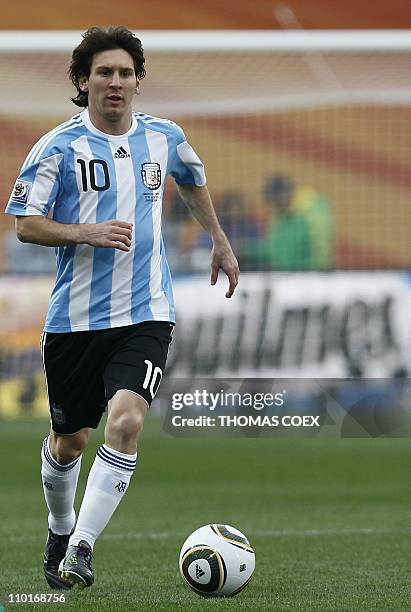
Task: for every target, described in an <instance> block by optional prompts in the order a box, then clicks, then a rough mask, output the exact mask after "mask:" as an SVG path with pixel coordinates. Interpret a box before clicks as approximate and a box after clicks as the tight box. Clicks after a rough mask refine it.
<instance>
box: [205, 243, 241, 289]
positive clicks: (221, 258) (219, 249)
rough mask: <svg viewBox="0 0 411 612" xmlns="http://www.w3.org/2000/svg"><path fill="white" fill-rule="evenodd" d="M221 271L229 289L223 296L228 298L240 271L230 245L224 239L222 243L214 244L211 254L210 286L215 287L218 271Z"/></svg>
mask: <svg viewBox="0 0 411 612" xmlns="http://www.w3.org/2000/svg"><path fill="white" fill-rule="evenodd" d="M220 268H221V269H222V270H223V271H224V272H225V273H226V274H227V276H228V281H229V287H228V291H227V293H226V294H225V296H226V298H230V297H231V296H232V295H233V293H234V291H235V288H236V287H237V285H238V277H239V274H240V269H239V267H238V261H237V259H236V257H235V255H234V253H233V250H232V248H231V246H230V243H229V242H228V240H227V239H226V240H225V241H223V242H222V243H214V246H213V250H212V254H211V284H212V285H215V284H216V282H217V278H218V272H219V269H220Z"/></svg>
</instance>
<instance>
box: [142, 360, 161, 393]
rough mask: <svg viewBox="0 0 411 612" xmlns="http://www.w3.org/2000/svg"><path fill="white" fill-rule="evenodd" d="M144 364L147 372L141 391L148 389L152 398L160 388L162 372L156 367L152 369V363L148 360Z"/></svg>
mask: <svg viewBox="0 0 411 612" xmlns="http://www.w3.org/2000/svg"><path fill="white" fill-rule="evenodd" d="M144 363H145V364H146V366H147V371H146V376H145V378H144V382H143V389H149V391H150V393H151V397H152V398H154V396H155V394H156V393H157V390H158V388H159V386H160V383H161V379H162V377H163V372H162V370H161V368H159V367H158V366H156V367H155V368H154V367H153V363H152V362H151V361H150V360H149V359H145V360H144Z"/></svg>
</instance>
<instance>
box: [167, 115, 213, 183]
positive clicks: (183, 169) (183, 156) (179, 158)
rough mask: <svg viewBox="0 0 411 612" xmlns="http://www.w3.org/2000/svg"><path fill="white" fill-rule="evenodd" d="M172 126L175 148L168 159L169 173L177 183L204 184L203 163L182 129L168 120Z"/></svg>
mask: <svg viewBox="0 0 411 612" xmlns="http://www.w3.org/2000/svg"><path fill="white" fill-rule="evenodd" d="M170 123H171V124H172V126H173V128H174V137H175V149H174V151H173V155H172V157H171V160H170V162H171V163H170V170H169V172H170V174H171V176H172V177H173V178H174V180H175V181H176V183H178V184H179V185H197V187H202V186H203V185H205V184H206V176H205V172H204V165H203V162H202V161H201V159H200V158H199V157H198V155H197V153H196V152H195V151H194V149H193V148H192V146H191V145H190V144H189V143H188V142H187V140H186V137H185V134H184V132H183V130H182V129H181V128H180V127H179V126H178V125H177V124H175V123H173V122H170Z"/></svg>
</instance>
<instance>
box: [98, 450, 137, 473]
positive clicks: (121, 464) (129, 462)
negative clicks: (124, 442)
mask: <svg viewBox="0 0 411 612" xmlns="http://www.w3.org/2000/svg"><path fill="white" fill-rule="evenodd" d="M97 457H98V458H99V459H101V460H102V461H104V462H105V463H107V464H108V465H110V466H113V467H116V468H117V469H119V470H126V471H127V472H134V470H135V469H136V465H137V460H136V459H126V458H125V457H122V456H119V455H118V454H117V453H116V451H115V450H111V449H110V450H109V449H108V448H107V446H105V445H104V444H102V445H101V446H100V448H99V449H98V451H97Z"/></svg>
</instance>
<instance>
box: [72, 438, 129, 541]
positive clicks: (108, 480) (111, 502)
mask: <svg viewBox="0 0 411 612" xmlns="http://www.w3.org/2000/svg"><path fill="white" fill-rule="evenodd" d="M136 462H137V453H134V454H133V455H127V454H125V453H120V452H119V451H117V450H114V449H113V448H110V447H109V446H106V445H105V444H102V446H100V448H99V449H98V451H97V455H96V458H95V460H94V463H93V465H92V466H91V470H90V474H89V476H88V480H87V486H86V490H85V493H84V497H83V501H82V504H81V508H80V512H79V515H78V520H77V525H76V529H75V531H74V533H73V535H72V536H71V538H70V541H69V546H71V545H73V544H78V543H79V542H80V540H85V541H86V542H88V544H90V546H91V548H93V546H94V542H95V541H96V539H97V538H98V536H99V535H100V533H101V532H102V531H103V529H104V528H105V526H106V525H107V523H108V522H109V520H110V519H111V517H112V516H113V514H114V511H115V509H116V508H117V506H118V504H119V503H120V501H121V499H122V498H123V495H124V493H125V492H126V490H127V488H128V485H129V482H130V478H131V476H132V475H133V472H134V470H135V467H136Z"/></svg>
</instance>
